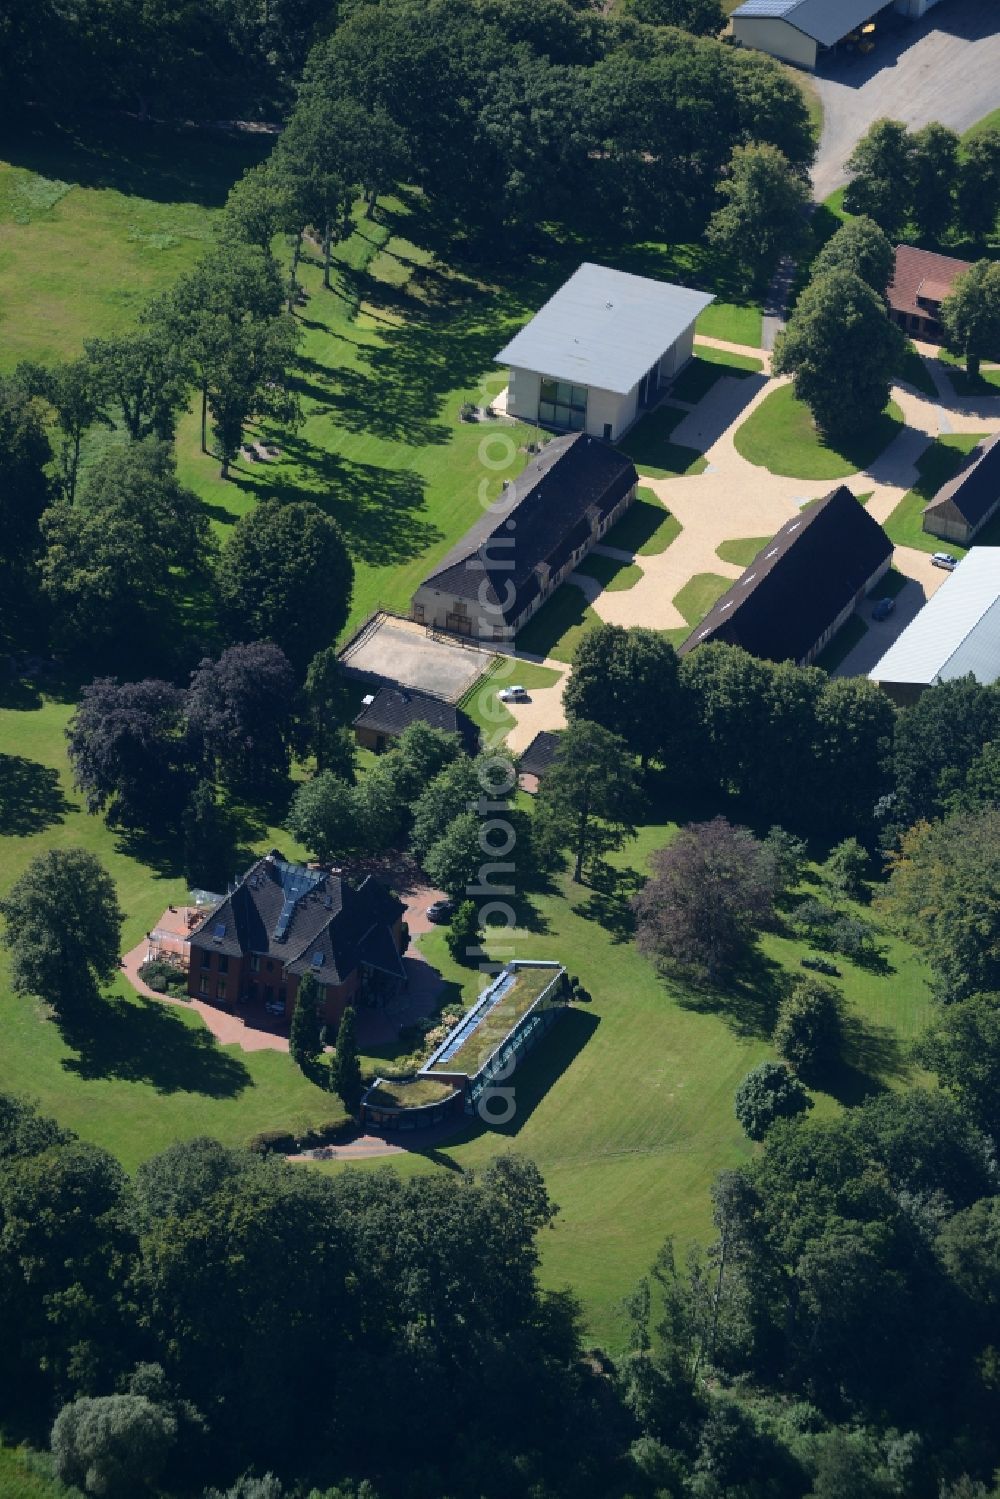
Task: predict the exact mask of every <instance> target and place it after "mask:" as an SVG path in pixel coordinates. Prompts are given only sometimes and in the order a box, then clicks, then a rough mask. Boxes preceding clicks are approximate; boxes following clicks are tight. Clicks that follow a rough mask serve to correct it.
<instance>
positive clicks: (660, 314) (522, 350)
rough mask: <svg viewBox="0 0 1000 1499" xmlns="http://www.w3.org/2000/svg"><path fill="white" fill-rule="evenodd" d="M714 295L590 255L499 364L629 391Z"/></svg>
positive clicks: (502, 352)
mask: <svg viewBox="0 0 1000 1499" xmlns="http://www.w3.org/2000/svg"><path fill="white" fill-rule="evenodd" d="M714 301H715V298H714V297H713V296H712V295H711V294H710V293H709V292H704V291H692V290H691V288H690V287H687V286H674V285H672V284H671V283H670V282H669V281H652V280H650V278H649V277H648V276H633V275H631V274H630V273H629V272H628V271H616V270H612V269H611V268H610V267H608V266H603V265H593V264H592V263H591V262H590V261H585V262H584V264H583V265H581V267H580V269H579V270H578V271H575V272H574V273H573V275H572V276H571V277H570V278H569V280H568V281H567V282H566V283H565V284H564V285H563V286H561V287H560V288H559V290H558V291H557V292H556V294H555V296H553V297H550V298H549V300H548V301H547V302H546V303H545V306H544V307H542V308H540V309H539V311H538V312H536V313H535V316H534V317H533V318H532V319H531V322H530V323H528V324H527V326H526V327H524V328H522V329H521V331H520V333H518V334H515V336H514V338H512V339H511V341H510V343H509V344H508V345H507V347H506V348H505V349H501V350H500V353H499V354H498V355H497V363H498V364H507V365H513V367H514V368H515V369H523V370H534V371H536V372H537V373H538V374H540V375H548V376H550V377H551V378H552V379H555V380H568V381H570V382H572V383H573V384H574V385H592V386H594V387H596V388H597V389H599V390H610V391H613V392H614V393H615V394H616V395H625V394H626V393H627V392H628V391H630V390H631V389H632V387H633V386H634V385H637V384H638V382H639V381H640V380H641V379H642V377H643V375H644V374H645V373H646V371H647V370H648V369H651V368H652V366H653V365H654V364H655V363H656V361H657V360H658V359H659V358H660V357H661V355H663V354H664V353H665V352H666V350H667V349H669V348H670V346H671V344H673V343H675V342H676V340H677V339H678V338H680V336H681V334H682V333H684V332H685V330H686V329H687V328H688V327H690V325H691V324H692V323H693V322H694V320H695V318H696V317H697V316H698V314H699V312H702V311H703V310H704V309H705V308H706V307H707V306H708V304H709V303H710V302H714Z"/></svg>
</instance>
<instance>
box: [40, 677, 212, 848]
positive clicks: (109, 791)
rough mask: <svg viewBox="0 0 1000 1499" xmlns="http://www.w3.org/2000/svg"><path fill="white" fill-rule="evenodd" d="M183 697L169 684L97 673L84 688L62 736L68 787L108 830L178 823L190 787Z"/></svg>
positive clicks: (160, 826) (181, 693) (190, 770)
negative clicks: (78, 792)
mask: <svg viewBox="0 0 1000 1499" xmlns="http://www.w3.org/2000/svg"><path fill="white" fill-rule="evenodd" d="M185 704H186V694H185V693H184V692H183V691H182V690H181V689H180V688H179V687H175V686H174V685H173V684H172V683H171V682H161V681H158V680H156V679H155V678H147V679H146V680H145V681H142V682H119V681H117V680H116V678H114V677H98V678H97V679H96V680H95V681H93V682H91V683H90V685H89V686H88V687H85V688H84V689H83V693H82V695H81V698H80V702H79V705H78V706H77V709H76V712H75V713H74V714H73V717H72V718H71V719H70V721H69V725H68V727H67V729H66V737H67V739H68V741H69V746H68V747H69V759H70V764H71V765H72V767H73V780H74V784H75V785H76V786H77V787H78V788H79V789H80V790H81V791H82V792H83V793H84V797H85V800H86V803H87V810H88V812H104V813H105V814H106V816H107V821H108V825H109V826H110V827H123V828H147V829H161V830H162V829H165V828H169V827H170V826H171V825H174V826H176V822H177V819H178V817H179V815H180V811H181V807H182V806H183V803H184V800H185V798H186V796H187V794H188V792H189V790H190V788H191V781H192V763H191V750H190V746H189V744H188V739H187V726H186V722H185V717H184V710H185Z"/></svg>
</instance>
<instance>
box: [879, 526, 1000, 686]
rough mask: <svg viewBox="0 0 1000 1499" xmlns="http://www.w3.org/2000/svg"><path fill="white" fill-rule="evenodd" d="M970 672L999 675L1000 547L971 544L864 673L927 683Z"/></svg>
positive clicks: (982, 677) (980, 677)
mask: <svg viewBox="0 0 1000 1499" xmlns="http://www.w3.org/2000/svg"><path fill="white" fill-rule="evenodd" d="M970 672H971V673H972V675H973V676H974V677H975V678H976V680H977V681H978V682H981V683H983V684H984V685H986V684H988V683H990V682H996V681H997V680H998V679H1000V547H973V549H972V551H971V552H970V553H969V554H968V556H967V557H966V558H965V559H964V560H963V561H962V562H960V563H959V565H958V567H957V568H956V569H955V571H954V572H953V573H952V574H951V576H950V577H949V578H947V579H946V580H945V582H944V583H942V585H941V587H940V588H939V589H938V591H937V593H935V594H934V595H933V596H932V597H931V598H930V599H929V600H928V602H927V603H926V604H925V605H924V607H923V608H922V609H921V611H920V613H919V614H918V615H917V617H916V618H915V619H914V620H913V621H912V623H911V624H909V625H908V626H907V628H906V629H905V630H904V631H903V633H902V635H900V637H899V639H898V640H897V641H896V642H895V644H894V645H891V646H890V647H889V649H888V650H887V651H886V653H885V655H884V656H883V657H882V659H881V661H879V662H878V664H877V665H876V666H874V667H873V668H872V670H871V671H870V672H869V673H868V675H869V676H870V678H871V680H872V681H873V682H913V683H916V684H924V685H928V684H930V683H931V682H936V681H939V680H940V681H945V682H946V681H950V680H951V678H952V677H964V676H967V675H968V674H969V673H970Z"/></svg>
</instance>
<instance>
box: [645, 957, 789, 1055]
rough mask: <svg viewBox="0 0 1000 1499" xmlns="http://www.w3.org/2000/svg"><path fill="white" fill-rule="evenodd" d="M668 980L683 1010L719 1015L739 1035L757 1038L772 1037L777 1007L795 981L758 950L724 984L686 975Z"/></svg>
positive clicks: (777, 964)
mask: <svg viewBox="0 0 1000 1499" xmlns="http://www.w3.org/2000/svg"><path fill="white" fill-rule="evenodd" d="M668 977H669V979H670V982H671V987H672V989H673V993H674V997H675V998H676V1000H677V1003H678V1004H679V1005H680V1006H681V1007H682V1009H685V1010H696V1011H698V1012H700V1013H703V1014H707V1015H718V1016H719V1017H720V1018H721V1019H722V1020H724V1021H725V1022H726V1024H727V1025H729V1026H731V1027H732V1029H733V1030H734V1031H735V1033H736V1034H737V1035H738V1036H754V1037H757V1038H761V1037H768V1036H770V1035H771V1032H772V1031H773V1030H774V1026H775V1022H776V1020H777V1018H778V1007H779V1005H780V1004H781V1001H782V1000H783V999H784V997H785V995H786V994H787V993H788V991H789V989H790V988H791V986H792V984H793V982H794V977H793V976H792V975H790V974H788V973H786V971H785V969H784V968H782V966H781V964H780V963H777V962H775V960H774V959H773V958H770V957H768V955H767V954H766V953H764V952H762V951H761V950H760V948H757V947H754V948H752V949H751V950H750V952H749V953H748V954H747V956H746V957H745V958H744V959H743V961H742V962H741V963H740V964H739V966H738V967H737V968H735V969H734V970H733V972H732V973H731V974H730V975H729V977H728V978H727V979H726V980H725V982H724V983H721V984H699V983H697V982H696V981H695V980H692V979H691V978H689V977H685V976H677V975H673V974H671V975H669V976H668Z"/></svg>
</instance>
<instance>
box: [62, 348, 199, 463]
mask: <svg viewBox="0 0 1000 1499" xmlns="http://www.w3.org/2000/svg"><path fill="white" fill-rule="evenodd" d="M83 346H84V348H85V350H86V352H87V358H88V360H89V361H90V363H91V364H92V365H93V368H94V378H95V380H96V381H97V382H98V385H99V388H100V389H102V390H103V391H106V392H107V396H108V400H109V401H110V402H111V403H112V405H113V406H116V407H117V408H118V411H119V414H120V416H121V419H122V422H123V424H124V426H125V430H126V431H127V433H128V435H129V437H130V438H131V439H132V441H133V442H139V441H141V440H142V438H144V437H158V438H160V439H161V440H162V441H164V442H166V441H168V440H169V439H170V438H172V437H173V435H174V423H175V421H176V419H177V413H178V412H179V411H180V410H181V409H182V407H183V406H184V405H185V404H186V402H187V394H188V383H189V380H190V378H191V369H190V366H189V365H188V363H187V361H186V358H185V355H184V351H183V350H182V349H181V348H180V346H179V345H178V344H177V342H176V341H175V340H174V339H173V338H171V336H170V334H169V333H168V332H167V330H166V329H164V328H161V327H157V326H153V327H148V328H140V329H139V330H138V331H137V332H134V333H124V334H119V335H118V336H117V337H114V338H91V339H85V340H84V345H83Z"/></svg>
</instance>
